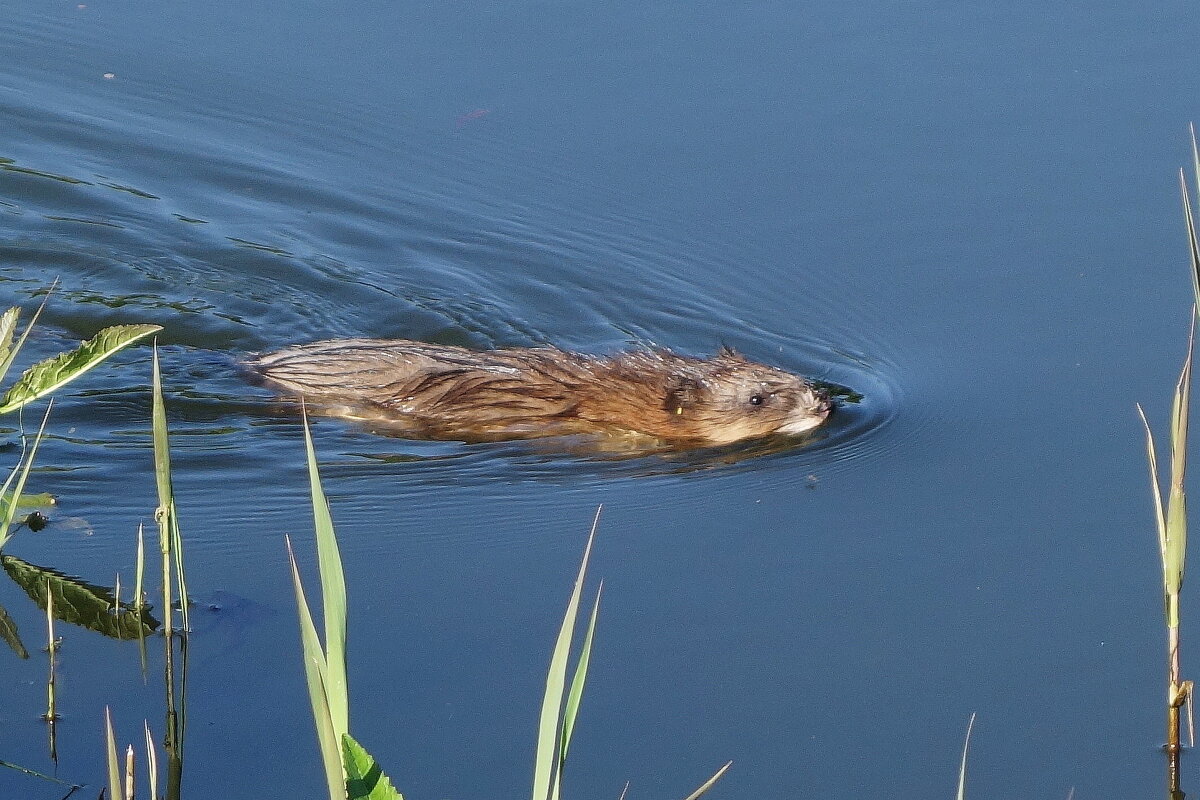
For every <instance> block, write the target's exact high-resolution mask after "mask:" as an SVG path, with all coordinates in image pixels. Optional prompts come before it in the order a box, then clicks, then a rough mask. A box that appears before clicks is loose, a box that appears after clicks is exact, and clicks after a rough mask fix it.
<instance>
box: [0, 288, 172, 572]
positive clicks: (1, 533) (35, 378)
mask: <svg viewBox="0 0 1200 800" xmlns="http://www.w3.org/2000/svg"><path fill="white" fill-rule="evenodd" d="M48 297H49V293H47V298H48ZM45 306H46V302H45V300H43V301H42V305H41V306H39V307H38V310H37V311H36V312H34V314H33V317H32V318H31V319H30V321H29V324H28V325H26V326H25V330H24V331H23V332H22V333H21V335H20V337H19V338H18V337H17V336H16V332H17V322H18V320H19V319H20V316H21V309H20V308H17V307H16V306H14V307H12V308H10V309H8V310H7V311H5V312H4V313H3V314H0V381H3V380H4V377H5V376H6V375H7V374H8V371H9V369H10V368H11V367H12V365H13V362H14V361H16V358H17V354H18V353H19V352H20V351H21V348H22V347H23V346H24V344H25V340H26V339H27V338H28V337H29V332H30V331H31V330H33V326H34V324H35V323H36V322H37V320H38V317H39V316H41V313H42V309H44V308H45ZM160 330H162V328H161V327H160V326H158V325H114V326H112V327H109V328H105V329H103V330H101V331H100V332H99V333H97V334H96V335H95V336H93V337H92V338H91V339H89V340H87V341H86V342H83V343H81V344H80V345H79V346H78V347H76V348H75V349H74V350H70V351H67V352H65V353H59V354H58V355H56V356H52V357H51V358H47V359H44V360H42V361H39V362H38V363H36V364H34V365H33V366H31V367H30V368H29V369H27V370H25V372H24V373H22V374H21V377H20V378H18V379H17V380H16V382H15V383H13V385H12V386H10V387H9V388H8V391H6V392H5V393H4V396H3V397H0V414H8V413H11V412H13V411H17V410H18V409H21V408H24V407H25V406H27V405H28V404H30V403H32V402H34V401H35V400H38V399H40V398H42V397H45V396H46V395H48V394H51V393H52V392H55V391H56V390H58V389H60V388H62V387H63V386H65V385H66V384H68V383H70V382H71V381H73V380H75V379H76V378H78V377H79V376H80V375H83V374H84V373H85V372H88V371H89V370H91V369H92V368H94V367H96V366H97V365H98V364H100V363H101V362H102V361H104V360H105V359H107V358H108V357H110V356H112V355H113V354H114V353H116V352H118V351H120V350H123V349H124V348H126V347H128V346H129V345H131V344H133V343H134V342H136V341H138V340H139V339H142V338H144V337H146V336H149V335H150V334H152V333H154V332H155V331H160ZM49 416H50V409H49V407H47V409H46V414H45V416H43V418H42V424H41V427H40V428H39V430H38V434H37V437H36V438H35V439H34V442H33V446H32V447H31V448H29V449H28V453H25V452H24V451H23V452H22V457H21V460H20V461H19V462H18V463H17V466H16V467H15V468H14V469H13V471H12V472H10V473H9V476H8V480H6V481H5V482H4V485H3V487H0V550H2V549H3V548H4V545H5V544H7V542H8V540H9V539H10V538H12V524H13V520H14V519H15V517H16V511H17V506H18V504H19V503H20V502H21V492H22V490H23V489H24V487H25V479H26V478H27V477H28V475H29V469H30V467H31V466H32V465H33V459H34V456H35V455H36V454H37V448H38V444H39V443H40V442H41V439H42V433H43V432H44V431H45V429H46V421H47V419H49ZM14 479H16V485H15V486H12V483H13V480H14Z"/></svg>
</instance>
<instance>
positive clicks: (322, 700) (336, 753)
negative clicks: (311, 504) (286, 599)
mask: <svg viewBox="0 0 1200 800" xmlns="http://www.w3.org/2000/svg"><path fill="white" fill-rule="evenodd" d="M284 540H285V541H286V542H287V551H288V562H289V563H290V564H291V567H292V588H293V589H294V590H295V592H296V611H297V614H298V617H299V619H300V645H301V649H302V651H303V656H304V677H305V680H306V681H307V682H308V699H309V701H310V703H311V705H312V713H313V722H314V723H315V724H316V728H317V744H318V745H319V746H320V748H321V761H322V763H323V764H324V765H325V780H326V784H327V785H328V788H329V800H344V798H345V796H346V786H345V777H344V775H343V769H342V754H341V749H340V748H339V747H338V737H337V735H336V734H335V733H334V725H333V718H332V715H331V713H330V709H329V695H328V692H327V691H326V684H327V677H326V665H325V652H324V650H323V649H322V648H321V638H320V637H319V636H318V635H317V626H316V624H315V623H313V618H312V612H311V611H309V608H308V600H306V599H305V596H304V586H303V584H302V583H301V581H300V570H299V568H297V566H296V556H295V554H294V553H293V552H292V540H291V539H290V538H288V537H284Z"/></svg>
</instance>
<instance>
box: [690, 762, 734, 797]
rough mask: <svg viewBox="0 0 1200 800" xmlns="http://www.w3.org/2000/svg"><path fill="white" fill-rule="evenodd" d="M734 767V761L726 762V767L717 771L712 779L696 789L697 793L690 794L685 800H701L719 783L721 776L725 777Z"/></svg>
mask: <svg viewBox="0 0 1200 800" xmlns="http://www.w3.org/2000/svg"><path fill="white" fill-rule="evenodd" d="M732 766H733V762H732V761H726V762H725V764H724V766H722V767H721V768H720V769H719V770H717V771H716V773H715V774H714V775H713V776H712V777H711V778H709V779H708V780H706V781H705V782H704V783H702V784H700V785H699V786H698V787H697V788H696V791H694V792H692V793H691V794H689V795H688V796H687V797H686V798H684V800H699V798H700V796H701V795H703V794H704V793H705V792H707V791H708V790H709V789H711V788H712V787H713V786H715V785H716V783H717V781H719V780H721V776H723V775H724V774H725V773H726V772H728V771H729V768H730V767H732Z"/></svg>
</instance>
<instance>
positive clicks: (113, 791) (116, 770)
mask: <svg viewBox="0 0 1200 800" xmlns="http://www.w3.org/2000/svg"><path fill="white" fill-rule="evenodd" d="M104 738H105V743H106V744H107V745H108V749H107V751H106V752H107V756H108V796H109V797H110V798H113V800H122V798H124V797H125V794H124V791H123V790H122V789H121V765H120V763H118V761H117V737H116V736H114V735H113V725H112V713H111V712H110V711H109V709H108V706H105V707H104Z"/></svg>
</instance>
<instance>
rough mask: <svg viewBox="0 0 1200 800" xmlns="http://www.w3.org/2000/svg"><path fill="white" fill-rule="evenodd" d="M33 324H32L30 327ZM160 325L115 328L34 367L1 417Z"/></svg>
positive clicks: (0, 405)
mask: <svg viewBox="0 0 1200 800" xmlns="http://www.w3.org/2000/svg"><path fill="white" fill-rule="evenodd" d="M31 324H32V323H31ZM160 330H162V327H161V326H159V325H114V326H113V327H111V328H105V329H104V330H102V331H100V332H99V333H97V334H96V335H95V336H93V337H92V338H91V339H89V340H88V341H86V342H84V343H83V344H81V345H79V347H77V348H75V349H74V350H71V351H70V352H67V353H60V354H59V355H56V356H54V357H53V358H48V359H46V360H45V361H42V362H40V363H37V364H34V365H33V366H32V367H30V368H29V369H27V370H25V372H24V374H22V375H21V377H20V378H19V379H17V382H16V383H14V384H13V385H12V388H10V389H9V390H8V392H7V393H5V395H4V399H3V400H0V414H7V413H9V412H10V411H15V410H17V409H18V408H20V407H21V406H23V405H26V404H28V403H32V402H33V401H34V400H37V399H38V398H39V397H44V396H45V395H48V394H50V393H51V392H53V391H55V390H56V389H59V388H61V387H62V386H63V385H65V384H67V383H69V382H71V381H73V380H75V379H76V378H78V377H79V376H80V375H82V374H84V373H85V372H87V371H88V370H90V369H92V368H93V367H95V366H96V365H97V364H99V363H100V362H101V361H103V360H104V359H106V358H108V357H109V356H111V355H112V354H113V353H116V352H117V351H119V350H122V349H124V348H126V347H128V346H129V345H131V344H133V343H134V342H136V341H137V340H138V339H142V338H144V337H146V336H149V335H150V334H152V333H154V332H155V331H160Z"/></svg>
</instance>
